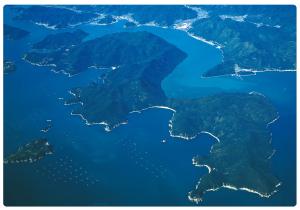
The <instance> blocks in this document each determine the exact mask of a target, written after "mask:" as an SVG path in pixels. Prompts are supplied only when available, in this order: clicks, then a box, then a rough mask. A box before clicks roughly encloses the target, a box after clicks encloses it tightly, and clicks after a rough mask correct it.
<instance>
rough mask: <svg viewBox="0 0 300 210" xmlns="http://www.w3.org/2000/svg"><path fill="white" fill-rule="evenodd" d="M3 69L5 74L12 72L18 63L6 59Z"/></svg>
mask: <svg viewBox="0 0 300 210" xmlns="http://www.w3.org/2000/svg"><path fill="white" fill-rule="evenodd" d="M3 71H4V74H9V73H11V72H14V71H16V64H15V63H14V62H13V61H10V60H4V63H3Z"/></svg>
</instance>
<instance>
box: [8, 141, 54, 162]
mask: <svg viewBox="0 0 300 210" xmlns="http://www.w3.org/2000/svg"><path fill="white" fill-rule="evenodd" d="M52 153H53V147H52V146H51V145H50V144H49V142H48V141H47V140H46V139H37V140H34V141H31V142H29V143H28V144H25V145H24V146H20V147H19V148H18V150H17V151H16V152H15V153H13V154H11V155H9V156H8V157H7V158H4V163H5V164H13V163H32V162H36V161H38V160H40V159H42V158H44V157H45V156H46V155H50V154H52Z"/></svg>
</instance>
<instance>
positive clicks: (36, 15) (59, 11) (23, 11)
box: [14, 6, 98, 29]
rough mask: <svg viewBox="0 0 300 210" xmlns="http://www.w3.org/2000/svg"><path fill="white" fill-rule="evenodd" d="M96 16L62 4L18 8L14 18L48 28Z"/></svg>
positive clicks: (69, 25) (80, 21) (90, 19)
mask: <svg viewBox="0 0 300 210" xmlns="http://www.w3.org/2000/svg"><path fill="white" fill-rule="evenodd" d="M53 14H55V15H53ZM96 17H98V15H97V14H95V13H90V12H79V11H76V10H72V9H70V8H68V7H64V6H61V7H59V6H30V7H20V8H18V13H17V15H16V16H15V17H14V19H16V20H23V21H26V20H27V21H30V22H32V23H35V24H37V25H41V26H44V27H46V28H49V29H60V28H66V27H72V26H75V25H78V24H82V23H86V22H89V21H92V20H93V19H95V18H96Z"/></svg>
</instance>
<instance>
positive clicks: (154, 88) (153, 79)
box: [66, 32, 186, 130]
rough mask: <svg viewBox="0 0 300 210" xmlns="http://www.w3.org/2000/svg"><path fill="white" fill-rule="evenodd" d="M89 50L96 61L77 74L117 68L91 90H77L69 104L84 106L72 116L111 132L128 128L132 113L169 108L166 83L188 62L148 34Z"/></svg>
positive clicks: (107, 40)
mask: <svg viewBox="0 0 300 210" xmlns="http://www.w3.org/2000/svg"><path fill="white" fill-rule="evenodd" d="M83 45H84V48H85V49H88V50H86V51H85V52H86V53H85V56H87V57H89V59H90V60H87V59H84V62H90V63H89V64H87V63H85V64H84V65H82V68H78V70H77V71H80V70H83V69H85V68H86V67H87V66H90V65H96V66H102V67H109V66H111V69H110V70H109V71H106V72H105V74H104V75H103V76H102V77H101V79H99V80H98V81H96V82H93V83H91V84H90V85H89V86H87V87H77V88H74V89H73V90H71V93H72V97H71V98H70V99H69V100H67V102H66V103H67V104H73V103H80V104H81V106H78V107H77V109H75V110H74V111H73V112H72V115H79V116H80V117H81V118H83V119H84V120H85V121H86V124H89V125H90V124H102V125H104V126H105V129H106V130H111V129H112V128H115V127H117V126H118V125H120V124H124V123H126V122H127V115H128V114H129V113H130V112H133V111H137V110H142V109H145V108H148V107H151V106H159V105H161V104H164V103H165V100H166V96H165V94H164V92H163V90H162V89H161V81H162V80H163V79H164V78H165V77H166V76H167V75H168V74H170V73H171V72H172V71H173V69H174V68H175V67H176V65H178V64H179V63H180V62H181V61H182V60H183V59H185V57H186V54H185V53H184V52H182V51H181V50H179V49H178V48H177V47H175V46H174V45H171V44H170V43H168V42H166V41H165V40H163V39H161V38H160V37H157V36H155V35H153V34H151V33H148V32H131V33H127V32H123V33H115V34H110V35H105V36H103V37H101V38H97V39H96V40H91V41H88V43H83ZM87 46H88V48H87ZM80 47H81V46H80ZM106 49H110V50H106ZM87 53H88V54H87ZM100 58H101V59H100ZM80 60H82V59H80ZM75 67H76V66H75ZM77 71H76V72H77ZM99 103H100V104H99Z"/></svg>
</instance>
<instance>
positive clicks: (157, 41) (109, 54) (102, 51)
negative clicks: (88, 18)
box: [24, 32, 185, 80]
mask: <svg viewBox="0 0 300 210" xmlns="http://www.w3.org/2000/svg"><path fill="white" fill-rule="evenodd" d="M64 35H65V34H61V35H56V37H53V38H56V39H61V38H63V37H64ZM73 35H74V36H79V35H80V34H79V35H78V34H73ZM45 39H47V40H48V39H49V38H45ZM58 42H59V41H56V43H58ZM43 43H44V44H45V45H47V43H46V42H43ZM62 43H63V42H60V46H58V45H57V47H58V48H59V49H58V50H54V51H50V52H49V51H48V52H45V51H41V52H37V51H32V52H28V53H27V54H26V55H25V56H24V59H25V60H27V61H28V62H30V63H32V64H36V65H40V66H52V67H53V69H54V70H55V71H61V70H63V71H64V72H66V73H68V74H69V75H75V74H78V73H80V72H82V71H85V70H87V69H88V68H90V67H95V68H111V69H115V68H117V67H118V68H125V69H126V68H128V66H129V65H138V66H139V67H138V68H144V67H145V66H147V65H152V64H153V65H159V64H154V61H155V59H156V58H158V57H159V58H161V60H163V56H165V54H164V53H168V54H170V55H172V56H176V55H177V56H178V58H176V57H175V58H174V59H175V61H168V62H170V63H176V64H177V63H178V61H177V60H179V62H180V61H181V60H182V59H183V58H184V57H185V53H183V52H181V51H180V50H179V49H177V48H176V47H175V46H173V45H171V44H169V43H167V42H166V41H164V40H163V39H161V38H159V37H158V36H155V35H153V34H151V33H148V32H120V33H113V34H108V35H104V36H102V37H99V38H96V39H92V40H88V41H86V42H82V43H80V44H78V45H76V46H73V48H70V49H69V48H68V50H66V49H65V48H64V47H62V46H63V45H64V44H62ZM37 45H40V44H37ZM46 49H47V48H46ZM172 50H174V52H172ZM178 52H181V53H178ZM166 56H168V55H166ZM172 56H170V58H171V57H172ZM165 59H166V58H165ZM172 59H173V58H172ZM151 61H152V62H151ZM162 62H163V61H162ZM160 65H162V64H160ZM170 66H172V65H170ZM173 67H174V66H173ZM164 68H165V69H166V70H165V71H166V72H169V73H170V72H171V70H170V69H169V65H166V66H165V67H164ZM140 71H143V69H140ZM117 72H120V71H117ZM121 72H122V71H121ZM137 73H138V70H137ZM117 74H119V73H117ZM130 74H134V73H133V72H131V73H130ZM137 75H138V74H137ZM121 80H123V79H121Z"/></svg>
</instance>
